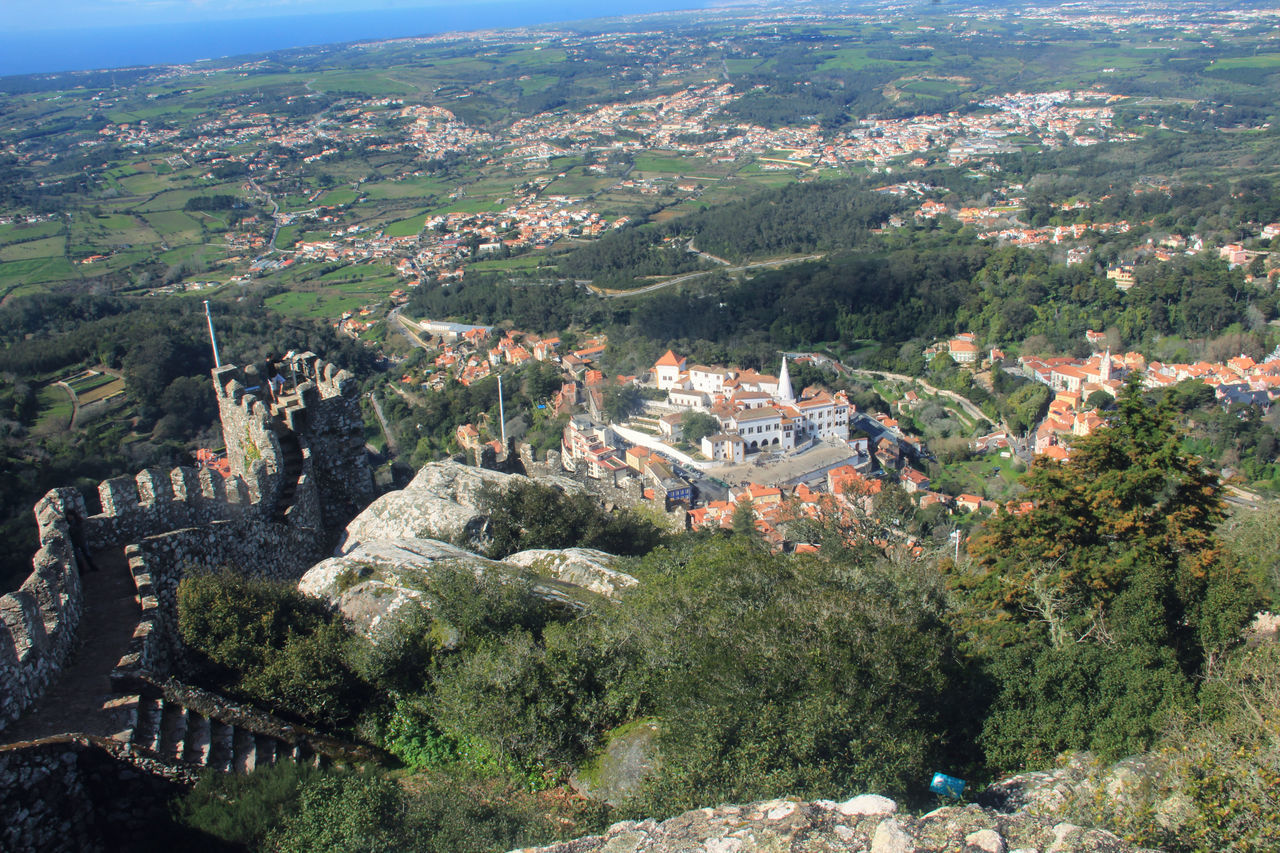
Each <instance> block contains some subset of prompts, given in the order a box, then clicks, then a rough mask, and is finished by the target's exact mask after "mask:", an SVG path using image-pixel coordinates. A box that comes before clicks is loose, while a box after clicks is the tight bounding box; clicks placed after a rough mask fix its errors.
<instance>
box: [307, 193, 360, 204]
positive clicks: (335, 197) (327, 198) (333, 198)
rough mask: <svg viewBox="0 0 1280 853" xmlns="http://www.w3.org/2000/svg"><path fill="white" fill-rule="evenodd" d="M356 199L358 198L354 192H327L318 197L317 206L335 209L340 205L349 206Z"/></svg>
mask: <svg viewBox="0 0 1280 853" xmlns="http://www.w3.org/2000/svg"><path fill="white" fill-rule="evenodd" d="M357 198H359V196H357V195H356V191H355V190H329V191H328V192H327V193H325V194H324V195H323V196H321V197H320V200H319V201H318V202H317V204H321V205H327V206H330V207H336V206H338V205H340V204H351V202H353V201H355V200H356V199H357Z"/></svg>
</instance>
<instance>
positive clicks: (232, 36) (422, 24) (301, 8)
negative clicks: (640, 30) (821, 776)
mask: <svg viewBox="0 0 1280 853" xmlns="http://www.w3.org/2000/svg"><path fill="white" fill-rule="evenodd" d="M90 5H92V6H93V8H94V10H95V13H93V14H85V15H80V16H77V15H74V14H72V13H71V12H70V10H71V9H72V8H80V7H88V6H90ZM713 5H723V3H721V2H713V0H622V2H615V3H611V4H609V6H608V7H607V8H602V7H601V5H600V4H599V3H596V2H591V0H559V2H556V3H551V4H537V3H530V2H524V0H477V2H473V3H470V4H465V5H464V4H456V3H450V4H447V5H445V4H440V3H426V4H424V3H422V2H415V3H412V4H410V3H405V2H397V0H382V2H380V3H378V4H377V5H375V6H374V7H373V8H367V7H365V8H360V9H353V8H351V6H352V4H351V3H350V2H349V0H302V2H295V1H294V0H275V2H267V3H259V4H254V5H253V6H252V7H247V6H245V5H243V4H241V3H239V2H230V3H226V4H223V5H222V6H220V7H219V8H218V9H217V10H209V13H208V14H205V15H204V16H203V17H201V16H199V14H198V13H199V12H200V11H201V10H202V9H204V8H205V7H204V5H203V3H194V2H189V0H184V2H169V0H160V1H159V2H157V3H154V4H153V3H144V2H135V0H116V2H113V3H110V4H103V3H101V2H96V3H94V4H87V3H84V2H83V1H82V0H52V2H51V4H50V6H51V7H52V9H54V10H56V9H65V10H68V11H67V13H66V14H64V15H57V14H49V13H48V9H47V8H46V10H45V11H46V14H44V15H42V16H41V20H43V21H48V20H51V19H61V20H63V21H66V20H73V21H75V26H66V25H55V26H50V27H42V28H38V27H31V26H27V27H24V26H23V23H22V22H23V21H24V19H26V18H30V17H31V16H30V15H29V14H26V15H22V14H20V15H18V16H17V18H16V25H15V26H9V27H7V28H6V30H5V32H4V33H2V34H0V76H13V75H24V74H51V73H60V72H71V71H89V70H112V69H119V68H129V67H136V66H143V65H165V64H177V63H186V62H195V61H197V60H201V59H217V58H221V57H228V56H240V55H246V54H257V53H265V52H270V51H273V50H288V49H292V48H300V47H310V46H318V45H324V44H334V43H342V42H350V41H362V40H381V39H393V38H405V37H411V36H418V35H434V34H439V33H446V32H465V31H470V30H482V29H505V28H510V27H521V26H535V25H541V24H553V23H557V22H566V23H567V22H571V21H582V20H590V19H595V18H611V17H618V16H623V15H637V14H651V13H656V12H670V11H682V10H697V9H705V8H707V7H709V6H713ZM104 6H108V7H110V8H112V9H115V10H116V11H117V12H118V14H117V15H115V17H114V18H110V19H108V20H109V21H110V22H109V23H102V22H95V19H99V18H102V14H100V13H101V11H102V10H103V7H104ZM144 7H145V8H148V9H151V8H156V7H160V8H169V7H173V8H172V11H173V12H174V13H175V14H171V15H169V16H165V15H159V16H155V15H143V14H139V12H138V10H139V9H141V8H144ZM235 9H242V10H244V11H245V12H246V14H244V15H242V16H233V17H228V16H227V15H226V12H227V11H228V10H235ZM250 9H252V10H254V11H256V13H257V14H249V13H248V12H249V10H250ZM182 11H185V14H181V15H179V14H176V13H177V12H182ZM263 12H266V13H267V14H263Z"/></svg>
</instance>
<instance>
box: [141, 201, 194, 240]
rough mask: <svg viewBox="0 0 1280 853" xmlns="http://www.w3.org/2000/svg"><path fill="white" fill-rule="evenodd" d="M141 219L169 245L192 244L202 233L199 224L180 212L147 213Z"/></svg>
mask: <svg viewBox="0 0 1280 853" xmlns="http://www.w3.org/2000/svg"><path fill="white" fill-rule="evenodd" d="M143 218H144V219H145V220H146V221H147V224H148V225H150V226H151V227H152V228H154V229H155V231H156V233H158V234H159V235H160V236H161V237H163V238H164V240H165V242H167V243H169V244H170V245H174V244H175V243H194V242H196V241H198V240H200V239H202V236H203V233H204V229H202V228H201V227H200V223H199V222H196V221H195V220H194V219H192V218H191V217H190V216H189V215H188V214H186V213H184V212H183V211H180V210H166V211H160V212H159V213H149V214H147V215H146V216H145V217H143Z"/></svg>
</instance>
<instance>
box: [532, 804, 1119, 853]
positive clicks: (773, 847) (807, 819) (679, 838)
mask: <svg viewBox="0 0 1280 853" xmlns="http://www.w3.org/2000/svg"><path fill="white" fill-rule="evenodd" d="M868 803H871V804H872V805H871V806H869V805H868ZM685 850H702V851H718V853H765V851H770V853H773V852H774V851H784V850H804V851H806V853H836V851H840V853H848V851H870V853H908V851H910V853H956V851H965V853H1006V851H1014V850H1040V851H1049V850H1051V851H1054V853H1085V851H1089V853H1131V851H1135V850H1136V848H1134V847H1132V846H1130V845H1128V844H1126V843H1125V842H1123V841H1121V840H1120V839H1119V838H1117V837H1116V836H1114V835H1112V834H1111V833H1109V832H1104V831H1102V830H1097V829H1085V828H1083V827H1079V826H1076V825H1074V824H1070V823H1054V822H1052V821H1046V820H1042V819H1039V818H1036V817H1033V816H1031V815H1028V814H1017V815H1006V814H998V813H996V812H992V811H988V810H986V809H983V808H981V807H979V806H972V805H971V806H948V807H944V808H940V809H935V810H934V811H931V812H929V813H928V814H926V815H924V816H923V817H913V816H911V815H908V814H903V813H901V812H898V811H897V806H896V804H895V803H894V802H893V801H892V800H888V799H885V798H883V797H866V796H865V795H864V796H863V797H856V798H854V799H853V800H850V801H849V802H848V803H834V802H831V801H828V800H819V801H817V802H812V803H799V802H794V801H791V800H770V801H768V802H763V803H753V804H751V805H746V806H720V807H718V808H713V809H699V810H697V811H692V812H686V813H685V814H683V815H680V816H678V817H673V818H671V819H670V820H665V821H662V822H658V821H655V820H645V821H638V822H637V821H624V822H623V823H617V824H614V825H613V826H611V827H609V829H608V830H606V831H605V833H604V834H603V835H597V836H593V837H589V838H579V839H576V840H574V841H565V842H561V843H559V844H552V845H550V846H549V847H538V848H529V849H528V850H527V851H526V853H533V851H537V853H606V851H607V853H641V851H643V853H677V851H685Z"/></svg>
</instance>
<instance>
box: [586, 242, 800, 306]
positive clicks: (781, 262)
mask: <svg viewBox="0 0 1280 853" xmlns="http://www.w3.org/2000/svg"><path fill="white" fill-rule="evenodd" d="M698 254H701V253H698ZM823 257H825V256H824V255H805V256H803V257H799V258H779V259H777V260H773V261H757V262H756V263H753V264H743V265H741V266H736V267H721V268H720V269H714V270H699V271H698V272H690V273H685V274H684V275H678V276H676V277H675V278H669V279H667V280H666V281H660V282H657V283H656V284H648V285H645V286H644V287H637V288H636V289H635V290H606V289H604V288H603V287H596V286H595V285H594V284H589V285H587V289H588V290H590V291H591V292H592V293H594V294H596V295H597V296H603V297H606V298H608V299H617V298H619V297H622V296H638V295H640V294H643V293H653V292H654V291H657V290H662V289H663V288H667V287H671V286H672V285H675V284H683V283H684V282H686V281H693V280H694V279H698V278H702V277H704V276H708V275H711V274H712V273H717V272H745V271H747V270H754V269H763V268H767V267H782V266H787V265H788V264H802V263H805V262H806V261H817V260H821V259H822V258H823ZM715 260H720V259H719V258H716V259H715Z"/></svg>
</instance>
